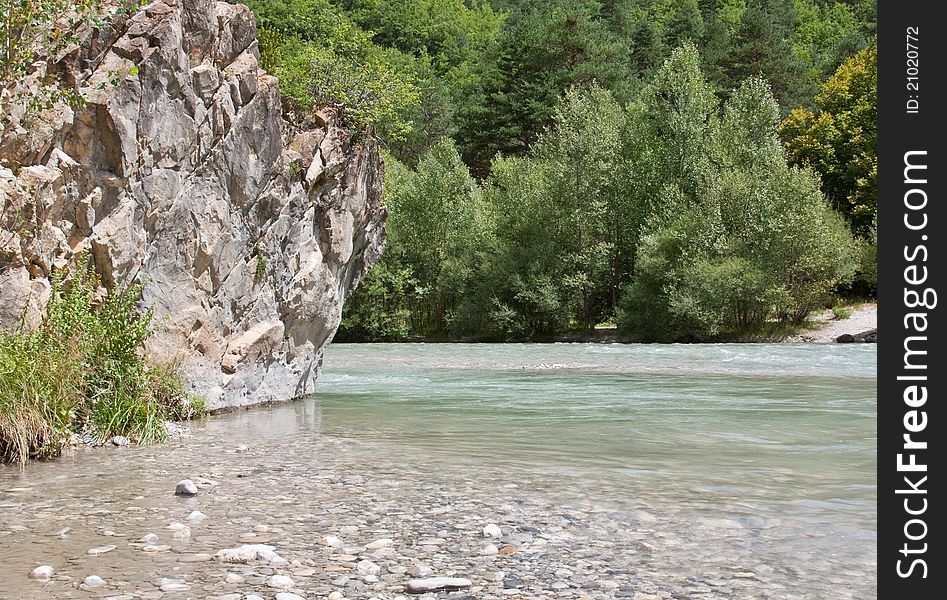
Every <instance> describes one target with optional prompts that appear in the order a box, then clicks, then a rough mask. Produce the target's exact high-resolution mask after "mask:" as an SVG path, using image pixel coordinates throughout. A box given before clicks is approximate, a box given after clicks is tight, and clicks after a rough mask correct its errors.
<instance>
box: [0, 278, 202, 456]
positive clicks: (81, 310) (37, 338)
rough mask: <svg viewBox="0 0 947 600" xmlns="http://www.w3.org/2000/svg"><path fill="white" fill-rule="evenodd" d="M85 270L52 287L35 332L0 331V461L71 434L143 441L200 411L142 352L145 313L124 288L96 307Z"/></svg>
mask: <svg viewBox="0 0 947 600" xmlns="http://www.w3.org/2000/svg"><path fill="white" fill-rule="evenodd" d="M96 290H97V280H96V277H95V275H94V274H93V272H92V270H91V269H84V270H79V271H77V272H76V273H75V275H74V276H73V277H72V278H71V279H70V280H69V281H65V280H64V279H63V277H62V275H61V274H56V275H55V276H54V277H53V280H52V292H51V295H50V299H49V303H48V304H47V307H46V313H45V315H44V318H43V320H42V322H41V324H40V326H39V327H38V328H37V329H36V330H35V331H24V330H22V329H21V330H20V331H19V332H17V333H14V334H12V335H11V334H5V333H0V460H3V461H18V462H20V463H23V462H24V461H25V460H26V459H27V458H30V457H35V458H48V457H52V456H56V455H58V454H59V452H60V451H61V450H62V447H63V446H64V445H65V443H66V441H67V440H68V437H69V435H70V434H71V433H88V434H91V435H93V436H94V437H95V438H96V439H97V440H99V441H104V440H105V439H107V438H109V437H111V436H114V435H123V436H126V437H130V438H133V439H135V440H137V441H138V442H139V443H151V442H155V441H159V440H162V439H164V438H165V437H167V433H166V431H165V427H164V422H165V421H166V420H168V419H180V418H192V417H194V416H198V415H199V414H202V413H203V412H205V410H204V408H203V403H202V402H194V401H193V400H192V399H189V398H188V396H187V394H186V393H185V391H184V385H183V383H182V382H181V379H180V377H179V376H178V374H177V373H176V371H175V369H174V368H173V367H172V366H170V365H154V364H150V362H149V361H148V360H147V358H146V357H145V355H144V353H143V346H144V342H145V340H146V339H147V338H148V336H149V335H150V334H151V333H152V327H151V322H152V312H151V311H150V310H146V311H143V312H142V311H139V310H138V298H139V295H140V288H138V287H136V286H133V287H130V288H126V289H124V290H122V291H120V292H117V293H113V294H111V295H109V296H107V297H106V298H104V299H101V300H99V299H98V298H97V294H96Z"/></svg>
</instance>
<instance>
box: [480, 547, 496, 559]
mask: <svg viewBox="0 0 947 600" xmlns="http://www.w3.org/2000/svg"><path fill="white" fill-rule="evenodd" d="M499 551H500V549H499V548H497V547H496V545H495V544H487V545H486V546H484V547H483V549H482V550H481V551H480V554H482V555H483V556H493V555H495V554H497V553H498V552H499Z"/></svg>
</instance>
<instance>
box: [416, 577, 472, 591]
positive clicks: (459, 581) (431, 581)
mask: <svg viewBox="0 0 947 600" xmlns="http://www.w3.org/2000/svg"><path fill="white" fill-rule="evenodd" d="M471 585H473V583H472V582H471V581H470V580H469V579H465V578H463V577H430V578H427V579H411V580H409V581H408V585H407V590H408V591H409V592H411V593H412V594H423V593H424V592H437V591H440V590H459V589H463V588H469V587H470V586H471Z"/></svg>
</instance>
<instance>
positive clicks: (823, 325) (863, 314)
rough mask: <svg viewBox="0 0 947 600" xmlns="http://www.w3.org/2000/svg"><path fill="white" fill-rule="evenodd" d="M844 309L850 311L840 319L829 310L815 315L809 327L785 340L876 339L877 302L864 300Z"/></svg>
mask: <svg viewBox="0 0 947 600" xmlns="http://www.w3.org/2000/svg"><path fill="white" fill-rule="evenodd" d="M846 310H847V311H850V312H849V314H848V316H846V317H844V318H841V319H839V318H834V313H833V311H831V310H827V311H823V312H822V313H821V314H819V315H815V316H814V317H813V318H811V319H810V320H809V323H811V324H812V327H811V328H810V329H808V330H806V331H803V332H800V333H798V334H795V335H792V336H789V337H788V338H786V340H785V341H786V342H789V343H794V344H799V343H813V344H831V343H833V342H839V341H842V342H864V341H872V342H875V341H877V332H878V304H877V303H875V302H866V303H864V304H858V305H855V306H852V307H850V308H847V309H846ZM872 332H874V333H872ZM843 336H850V337H851V338H852V339H846V338H845V337H843ZM840 338H842V339H840ZM866 338H867V339H866Z"/></svg>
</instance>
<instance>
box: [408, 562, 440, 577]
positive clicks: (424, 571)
mask: <svg viewBox="0 0 947 600" xmlns="http://www.w3.org/2000/svg"><path fill="white" fill-rule="evenodd" d="M433 574H434V569H432V568H431V567H429V566H427V565H416V566H414V567H411V568H410V569H408V575H410V576H411V577H414V578H415V579H424V578H425V577H430V576H431V575H433Z"/></svg>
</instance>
